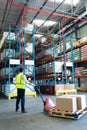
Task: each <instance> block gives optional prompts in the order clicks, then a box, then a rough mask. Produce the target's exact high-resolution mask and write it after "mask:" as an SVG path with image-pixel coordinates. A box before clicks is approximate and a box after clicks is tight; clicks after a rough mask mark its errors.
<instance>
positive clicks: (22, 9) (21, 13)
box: [14, 0, 29, 28]
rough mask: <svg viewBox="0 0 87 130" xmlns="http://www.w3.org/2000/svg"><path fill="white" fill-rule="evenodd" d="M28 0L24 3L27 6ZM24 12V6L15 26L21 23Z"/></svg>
mask: <svg viewBox="0 0 87 130" xmlns="http://www.w3.org/2000/svg"><path fill="white" fill-rule="evenodd" d="M28 2H29V0H26V3H25V4H24V6H27V4H28ZM23 12H24V8H23V9H22V11H21V13H20V15H19V17H18V20H17V22H16V25H15V27H14V28H16V26H17V25H18V23H19V21H20V18H21V17H22V14H23Z"/></svg>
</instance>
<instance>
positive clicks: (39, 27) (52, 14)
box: [36, 0, 65, 32]
mask: <svg viewBox="0 0 87 130" xmlns="http://www.w3.org/2000/svg"><path fill="white" fill-rule="evenodd" d="M64 1H65V0H63V1H62V2H61V3H60V4H59V5H58V6H57V7H56V8H55V9H54V10H53V12H51V14H50V15H49V16H48V17H47V19H46V20H45V21H44V22H43V23H42V24H41V26H39V27H38V28H37V29H36V32H37V31H39V30H40V28H41V27H42V26H43V25H44V24H45V22H46V21H47V20H48V19H49V18H50V17H51V16H52V15H53V13H55V12H56V10H57V9H58V8H59V7H60V6H61V5H62V4H63V3H64Z"/></svg>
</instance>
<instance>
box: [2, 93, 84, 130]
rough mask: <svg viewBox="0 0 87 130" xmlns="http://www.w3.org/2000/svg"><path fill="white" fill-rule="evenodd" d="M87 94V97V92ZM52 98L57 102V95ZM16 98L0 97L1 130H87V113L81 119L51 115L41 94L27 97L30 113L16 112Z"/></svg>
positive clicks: (27, 106)
mask: <svg viewBox="0 0 87 130" xmlns="http://www.w3.org/2000/svg"><path fill="white" fill-rule="evenodd" d="M81 94H85V95H86V98H87V93H81ZM47 97H49V98H51V99H52V101H53V102H54V103H55V99H56V97H55V96H44V98H47ZM15 101H16V99H11V100H7V99H4V98H3V97H2V98H0V130H12V129H13V130H57V129H58V130H77V129H79V130H87V114H85V115H84V116H82V117H81V118H80V119H79V120H72V119H65V118H57V117H50V116H49V115H48V113H45V112H43V103H42V100H41V98H40V97H39V96H37V98H34V97H26V110H27V112H28V113H26V114H21V113H16V112H15ZM86 101H87V100H86Z"/></svg>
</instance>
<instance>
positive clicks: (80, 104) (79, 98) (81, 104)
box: [62, 94, 86, 110]
mask: <svg viewBox="0 0 87 130" xmlns="http://www.w3.org/2000/svg"><path fill="white" fill-rule="evenodd" d="M62 97H65V98H67V97H69V98H70V97H75V98H76V104H77V110H81V109H82V110H83V109H85V107H86V97H85V95H79V94H76V95H63V96H62Z"/></svg>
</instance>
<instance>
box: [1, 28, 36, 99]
mask: <svg viewBox="0 0 87 130" xmlns="http://www.w3.org/2000/svg"><path fill="white" fill-rule="evenodd" d="M13 30H14V29H13V28H11V27H9V34H11V32H12V31H13ZM14 31H16V32H18V33H17V38H16V39H15V40H12V39H11V37H9V39H8V40H5V41H4V43H3V47H2V48H1V50H2V52H3V49H4V58H3V59H2V60H1V64H3V66H2V69H4V75H3V76H2V75H1V82H2V92H3V94H4V95H6V96H7V97H8V98H9V99H10V98H11V97H14V96H16V95H17V92H16V88H15V85H14V80H13V79H14V77H15V75H16V72H17V71H18V70H19V68H20V66H23V68H24V73H25V69H26V66H33V67H32V68H31V69H33V70H32V73H31V75H28V74H27V77H28V78H31V80H32V81H33V83H35V67H34V59H35V56H34V55H35V52H34V37H33V35H34V30H33V31H32V32H31V34H32V37H31V39H32V40H31V44H32V49H33V51H32V57H31V59H27V58H26V44H27V42H26V34H27V33H26V31H25V30H22V29H21V28H20V29H16V30H14ZM21 31H24V42H23V43H22V42H21ZM27 32H28V33H29V31H27ZM9 34H8V35H9ZM22 45H23V46H22ZM22 47H23V48H22ZM7 49H8V50H7ZM12 49H13V50H12ZM28 49H29V48H28ZM6 51H7V52H6ZM6 53H7V54H8V55H7V54H6ZM6 55H7V56H6ZM1 64H0V65H1ZM7 67H8V73H7ZM28 72H29V70H28ZM25 74H26V73H25ZM11 86H12V87H11ZM28 90H31V89H30V87H29V86H28V88H27V90H26V92H25V95H32V96H35V97H36V92H35V91H34V90H33V91H28Z"/></svg>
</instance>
